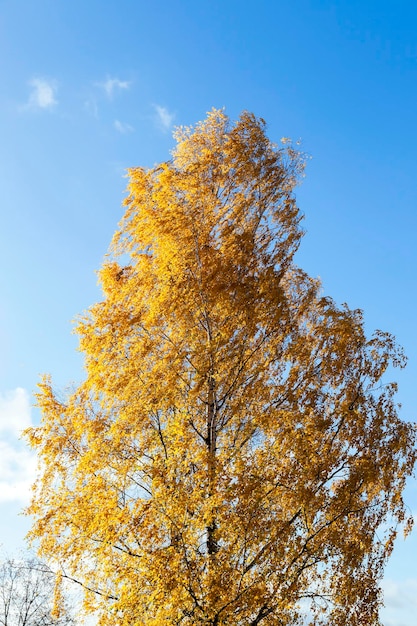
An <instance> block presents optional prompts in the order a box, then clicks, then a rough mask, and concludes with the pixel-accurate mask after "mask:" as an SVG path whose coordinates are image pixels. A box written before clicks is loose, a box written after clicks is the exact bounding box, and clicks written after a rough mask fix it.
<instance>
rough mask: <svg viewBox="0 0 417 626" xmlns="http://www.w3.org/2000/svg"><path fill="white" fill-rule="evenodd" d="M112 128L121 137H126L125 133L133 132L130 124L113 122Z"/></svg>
mask: <svg viewBox="0 0 417 626" xmlns="http://www.w3.org/2000/svg"><path fill="white" fill-rule="evenodd" d="M114 127H115V129H116V130H117V131H118V132H119V133H122V135H126V134H127V133H133V131H134V130H135V129H134V128H133V126H131V125H130V124H126V122H120V121H119V120H114Z"/></svg>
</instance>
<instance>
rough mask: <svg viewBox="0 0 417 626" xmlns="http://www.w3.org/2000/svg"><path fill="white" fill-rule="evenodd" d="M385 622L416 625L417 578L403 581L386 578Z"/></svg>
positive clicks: (391, 625) (400, 625) (388, 625)
mask: <svg viewBox="0 0 417 626" xmlns="http://www.w3.org/2000/svg"><path fill="white" fill-rule="evenodd" d="M382 590H383V593H384V605H385V607H384V609H383V611H382V617H383V622H384V624H386V626H414V624H415V613H416V609H417V578H409V579H407V580H403V581H401V582H399V581H396V580H392V579H390V578H385V579H384V580H383V581H382Z"/></svg>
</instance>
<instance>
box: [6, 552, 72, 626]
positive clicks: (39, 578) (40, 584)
mask: <svg viewBox="0 0 417 626" xmlns="http://www.w3.org/2000/svg"><path fill="white" fill-rule="evenodd" d="M54 588H55V575H54V574H53V573H52V571H51V570H50V569H49V568H48V567H47V566H46V565H45V564H44V563H41V562H40V561H38V560H37V559H26V560H18V559H10V558H9V559H6V560H5V561H3V562H2V563H1V564H0V624H1V626H72V625H73V624H74V619H73V617H72V615H71V612H70V610H69V605H68V602H66V601H65V600H64V599H63V598H61V602H60V606H59V607H58V606H55V607H54V602H53V600H54Z"/></svg>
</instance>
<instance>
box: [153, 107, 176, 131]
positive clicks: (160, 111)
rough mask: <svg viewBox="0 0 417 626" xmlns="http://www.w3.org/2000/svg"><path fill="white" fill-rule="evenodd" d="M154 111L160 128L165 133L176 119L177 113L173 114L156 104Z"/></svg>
mask: <svg viewBox="0 0 417 626" xmlns="http://www.w3.org/2000/svg"><path fill="white" fill-rule="evenodd" d="M154 109H155V111H156V116H157V122H158V125H159V127H160V128H162V130H163V131H168V130H169V129H170V128H171V126H172V122H173V121H174V119H175V113H171V112H170V111H168V109H167V108H165V107H163V106H160V105H159V104H155V105H154Z"/></svg>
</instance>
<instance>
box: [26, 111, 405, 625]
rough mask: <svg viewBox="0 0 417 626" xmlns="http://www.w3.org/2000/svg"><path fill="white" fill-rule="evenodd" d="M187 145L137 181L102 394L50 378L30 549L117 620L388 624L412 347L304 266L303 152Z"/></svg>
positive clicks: (252, 131) (200, 141) (110, 305)
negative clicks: (386, 592) (405, 369)
mask: <svg viewBox="0 0 417 626" xmlns="http://www.w3.org/2000/svg"><path fill="white" fill-rule="evenodd" d="M175 137H176V141H177V143H176V147H175V149H174V151H173V154H172V159H171V160H169V161H167V162H164V163H161V164H159V165H157V166H156V167H153V168H151V169H143V168H140V167H137V168H133V169H131V170H130V171H129V176H130V183H129V188H128V196H127V198H126V201H125V206H126V212H125V215H124V217H123V219H122V221H121V223H120V226H119V229H118V230H117V232H116V234H115V236H114V239H113V242H112V246H111V250H110V253H109V255H108V257H107V259H106V261H105V262H104V264H103V266H102V268H101V270H100V273H99V276H100V282H101V286H102V289H103V299H102V301H101V302H99V303H97V304H95V305H93V306H92V307H91V308H90V309H89V311H88V312H87V313H86V314H85V315H84V316H82V317H81V318H80V320H79V323H78V326H77V333H78V335H79V337H80V349H81V350H82V352H83V353H84V356H85V368H86V377H85V380H84V381H83V382H82V383H81V384H80V385H79V386H78V388H77V389H75V390H73V391H72V392H71V393H69V394H68V395H67V396H66V397H65V398H62V397H61V396H60V395H58V394H57V393H55V391H54V390H53V387H52V383H51V380H50V379H49V378H48V377H46V378H45V379H44V380H43V382H42V384H41V386H40V393H39V396H38V403H39V407H40V409H41V411H42V423H41V425H40V426H39V427H37V428H33V429H30V430H29V431H28V437H29V440H30V443H31V445H32V446H33V447H34V448H35V449H36V450H37V452H38V454H39V458H40V463H41V464H40V468H41V473H40V477H39V479H38V481H37V484H36V488H35V492H34V496H33V501H32V504H31V506H30V507H29V510H28V512H29V514H30V515H32V516H33V520H34V521H33V528H32V531H31V537H32V539H34V540H36V541H39V544H40V555H41V556H42V555H49V554H53V555H54V556H55V558H56V559H58V560H59V562H60V563H61V567H62V571H63V572H64V573H66V574H67V575H70V576H72V577H75V578H77V580H79V582H80V583H81V584H82V585H83V586H84V588H85V607H86V610H87V611H92V610H96V611H98V612H99V614H100V616H101V617H100V620H101V621H100V623H101V624H102V625H103V626H104V625H109V626H110V625H112V626H113V625H115V624H117V625H120V626H122V625H123V626H127V625H129V626H131V625H132V624H135V625H138V626H139V625H143V626H145V625H146V626H157V625H158V626H163V625H164V626H166V625H175V626H188V625H190V626H191V625H193V626H197V625H206V626H226V625H227V626H256V625H258V624H261V625H262V626H267V625H268V626H284V625H287V624H288V625H289V624H297V623H301V622H302V621H303V620H304V623H310V624H329V625H330V624H331V625H332V626H347V625H349V626H359V625H366V626H372V625H374V626H375V625H377V624H379V618H378V610H379V606H380V602H381V595H380V588H379V582H380V580H381V576H382V573H383V567H384V564H385V562H386V559H387V558H388V556H389V555H390V553H391V551H392V548H393V542H394V539H395V536H396V534H397V532H398V529H399V528H400V527H403V529H404V530H405V532H407V531H408V530H409V529H410V527H411V520H410V518H409V517H408V516H407V513H406V508H405V506H404V503H403V497H402V493H403V489H404V486H405V481H406V479H407V477H408V476H409V475H410V474H411V473H412V468H413V465H414V461H415V430H414V426H413V425H411V424H410V423H407V422H405V421H402V420H401V419H400V418H399V417H398V414H397V407H396V403H395V397H394V396H395V391H396V386H395V384H394V383H390V382H385V379H383V378H382V377H383V375H384V373H385V372H386V370H387V369H388V368H390V366H400V367H402V366H403V365H404V363H405V360H404V356H403V354H402V351H401V350H400V349H399V348H398V347H397V346H396V343H395V341H394V338H393V337H392V336H391V335H390V334H388V333H385V332H381V331H377V332H375V333H374V334H373V335H372V336H367V335H366V334H365V330H364V323H363V318H362V312H361V311H360V310H352V309H350V308H349V307H348V306H346V305H343V306H338V305H337V304H336V303H335V302H334V301H333V300H332V299H331V298H329V297H325V296H324V295H323V293H322V288H321V285H320V283H319V281H318V280H316V279H313V278H311V277H310V276H308V275H307V274H306V273H305V272H304V271H303V270H302V269H300V268H299V267H297V266H296V264H295V262H294V254H295V252H296V250H297V248H298V246H299V244H300V241H301V238H302V235H303V231H302V229H301V226H300V222H301V219H302V215H301V213H300V211H299V209H298V207H297V204H296V198H295V193H294V189H295V186H296V184H297V182H298V181H299V179H300V176H301V175H302V172H303V165H304V162H303V155H302V154H300V153H299V152H298V151H297V150H296V149H295V148H294V147H293V146H292V144H291V143H287V142H285V143H283V144H282V145H278V146H277V145H275V144H273V143H272V142H271V141H270V140H269V139H268V137H267V135H266V131H265V123H264V122H263V120H261V119H257V118H256V117H255V116H254V115H252V114H250V113H243V114H242V115H241V117H240V118H239V120H238V121H237V122H236V123H232V122H231V121H230V120H229V119H228V117H227V116H226V115H225V114H224V113H223V112H222V111H212V112H211V113H210V114H209V115H208V117H207V119H206V120H204V121H203V122H202V123H200V124H198V125H197V126H195V127H194V128H180V129H179V130H178V131H177V133H176V135H175ZM390 371H391V370H390Z"/></svg>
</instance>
